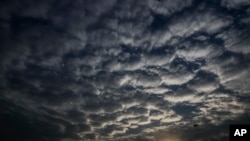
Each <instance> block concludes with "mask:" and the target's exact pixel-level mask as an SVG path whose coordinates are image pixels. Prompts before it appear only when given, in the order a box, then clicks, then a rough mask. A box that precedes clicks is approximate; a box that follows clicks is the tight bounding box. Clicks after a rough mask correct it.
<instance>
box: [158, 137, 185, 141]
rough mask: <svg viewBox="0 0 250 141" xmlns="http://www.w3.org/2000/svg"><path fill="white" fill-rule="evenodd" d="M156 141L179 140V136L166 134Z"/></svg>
mask: <svg viewBox="0 0 250 141" xmlns="http://www.w3.org/2000/svg"><path fill="white" fill-rule="evenodd" d="M157 141H181V140H180V138H179V137H176V136H166V137H164V138H161V139H159V140H157Z"/></svg>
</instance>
